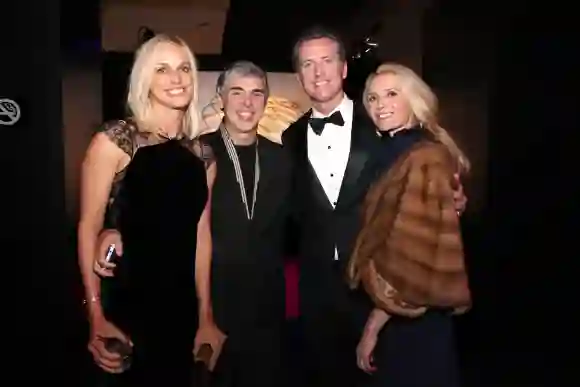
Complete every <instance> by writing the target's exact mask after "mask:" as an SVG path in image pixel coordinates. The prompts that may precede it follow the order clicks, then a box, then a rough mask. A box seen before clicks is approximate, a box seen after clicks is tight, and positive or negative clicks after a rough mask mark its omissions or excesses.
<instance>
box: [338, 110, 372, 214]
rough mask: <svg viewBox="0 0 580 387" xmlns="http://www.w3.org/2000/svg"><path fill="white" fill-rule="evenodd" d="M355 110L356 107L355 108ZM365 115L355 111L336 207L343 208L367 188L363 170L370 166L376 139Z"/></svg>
mask: <svg viewBox="0 0 580 387" xmlns="http://www.w3.org/2000/svg"><path fill="white" fill-rule="evenodd" d="M355 108H356V106H355ZM363 114H366V113H363V112H359V111H357V110H356V109H355V114H354V118H353V123H352V134H351V140H350V154H349V157H348V162H347V164H346V170H345V172H344V178H343V180H342V185H341V187H340V194H339V196H338V203H337V207H341V206H345V205H347V204H349V203H350V202H351V201H352V200H356V199H357V198H358V197H359V196H360V195H361V194H363V193H364V192H366V189H367V187H368V184H367V183H368V182H367V181H366V180H367V179H363V178H362V177H363V176H365V173H364V171H365V169H366V168H367V167H368V166H369V164H371V157H372V154H373V150H374V147H375V145H376V143H377V141H378V140H377V137H376V135H375V131H374V129H373V127H372V125H371V124H370V122H369V119H368V118H367V117H366V115H363Z"/></svg>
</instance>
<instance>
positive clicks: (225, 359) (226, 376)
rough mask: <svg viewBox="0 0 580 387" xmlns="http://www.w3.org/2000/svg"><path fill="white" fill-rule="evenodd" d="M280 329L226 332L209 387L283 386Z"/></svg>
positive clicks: (283, 368) (283, 373)
mask: <svg viewBox="0 0 580 387" xmlns="http://www.w3.org/2000/svg"><path fill="white" fill-rule="evenodd" d="M283 358H284V356H283V347H282V327H275V328H262V329H257V328H256V329H244V330H240V331H237V332H231V331H230V332H228V339H227V340H226V344H225V346H224V349H223V352H222V354H221V356H220V359H219V360H218V364H217V366H216V370H215V372H214V373H213V375H212V387H283V386H284V383H285V381H286V379H287V378H286V377H285V376H286V375H285V372H284V370H285V367H284V360H283Z"/></svg>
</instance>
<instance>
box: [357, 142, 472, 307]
mask: <svg viewBox="0 0 580 387" xmlns="http://www.w3.org/2000/svg"><path fill="white" fill-rule="evenodd" d="M454 165H455V164H454V162H453V161H452V158H451V156H450V155H449V153H448V151H447V149H446V148H445V147H444V146H443V145H441V144H438V143H433V142H427V141H425V142H421V143H419V144H417V145H416V146H415V147H413V148H412V149H411V150H410V151H409V152H408V153H406V154H405V155H403V156H401V157H400V158H399V159H398V160H397V162H396V163H395V165H393V167H392V168H390V169H389V170H388V171H387V172H385V173H384V174H383V175H382V176H381V177H380V178H379V180H378V182H377V183H376V184H375V185H374V186H373V187H372V188H371V189H370V190H369V192H368V194H367V197H366V199H365V203H364V206H363V226H362V229H361V232H360V233H359V236H358V238H357V241H356V245H355V249H354V252H353V255H352V257H351V260H350V262H349V266H348V276H349V282H350V284H351V286H352V287H356V286H358V284H359V282H362V284H363V286H364V288H365V290H366V291H367V292H368V293H369V295H370V296H371V298H372V299H373V301H374V302H375V304H376V305H377V306H378V307H380V308H382V309H384V310H386V311H387V312H389V313H392V314H398V315H403V316H408V317H416V316H419V315H421V314H423V313H424V312H425V310H426V309H427V308H430V307H437V308H451V309H454V310H455V311H456V312H457V313H461V312H464V311H465V310H467V309H468V308H469V306H470V305H471V296H470V291H469V286H468V280H467V273H466V270H465V264H464V252H463V243H462V238H461V231H460V225H459V218H458V216H457V213H456V211H455V207H454V201H453V189H452V186H451V184H452V179H453V173H454V171H455V167H454Z"/></svg>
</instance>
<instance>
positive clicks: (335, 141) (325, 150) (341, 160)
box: [307, 95, 354, 259]
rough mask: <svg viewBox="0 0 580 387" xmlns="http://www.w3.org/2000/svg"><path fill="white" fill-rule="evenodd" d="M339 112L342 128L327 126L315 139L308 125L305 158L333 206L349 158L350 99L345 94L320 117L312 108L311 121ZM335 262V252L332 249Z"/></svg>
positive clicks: (351, 112) (332, 125)
mask: <svg viewBox="0 0 580 387" xmlns="http://www.w3.org/2000/svg"><path fill="white" fill-rule="evenodd" d="M336 111H340V113H341V114H342V118H343V119H344V125H343V126H338V125H334V124H329V123H328V124H326V125H325V126H324V130H323V131H322V133H321V134H320V136H318V135H317V134H316V133H314V131H313V130H312V127H311V126H310V125H308V134H307V144H308V159H309V161H310V164H311V165H312V168H313V169H314V171H315V172H316V175H317V177H318V180H320V184H322V188H323V189H324V192H325V193H326V196H327V197H328V201H329V202H330V204H332V206H333V207H335V206H336V203H337V201H338V195H339V193H340V187H341V186H342V179H343V178H344V172H345V170H346V164H347V163H348V157H349V155H350V139H351V132H352V120H353V111H354V106H353V102H352V100H351V99H349V98H348V97H347V96H346V95H345V96H344V98H343V100H342V102H341V103H340V104H339V105H338V106H337V107H336V109H334V110H333V111H331V112H330V113H329V114H326V115H325V114H322V113H320V112H318V111H316V110H315V109H312V116H311V117H313V118H324V117H328V116H330V115H332V114H333V113H334V112H336ZM335 259H338V252H337V251H336V249H335Z"/></svg>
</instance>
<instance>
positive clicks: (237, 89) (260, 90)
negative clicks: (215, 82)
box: [230, 86, 266, 93]
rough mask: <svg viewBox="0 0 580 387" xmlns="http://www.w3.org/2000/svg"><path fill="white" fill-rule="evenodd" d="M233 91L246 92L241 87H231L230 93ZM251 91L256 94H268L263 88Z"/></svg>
mask: <svg viewBox="0 0 580 387" xmlns="http://www.w3.org/2000/svg"><path fill="white" fill-rule="evenodd" d="M232 90H235V91H245V90H244V89H243V88H242V87H240V86H233V87H230V91H232ZM251 91H252V92H256V91H257V92H260V93H265V92H266V91H265V89H262V88H256V89H252V90H251Z"/></svg>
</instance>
